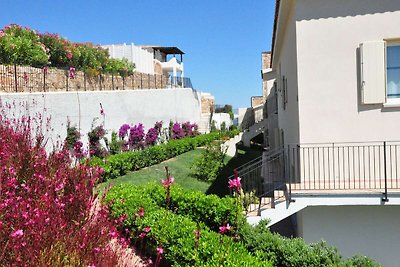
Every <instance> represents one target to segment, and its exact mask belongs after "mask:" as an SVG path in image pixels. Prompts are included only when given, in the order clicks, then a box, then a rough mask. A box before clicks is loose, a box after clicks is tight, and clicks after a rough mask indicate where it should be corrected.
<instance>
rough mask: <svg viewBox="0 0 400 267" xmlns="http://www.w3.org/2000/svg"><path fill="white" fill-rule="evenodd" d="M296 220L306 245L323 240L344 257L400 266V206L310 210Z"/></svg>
mask: <svg viewBox="0 0 400 267" xmlns="http://www.w3.org/2000/svg"><path fill="white" fill-rule="evenodd" d="M297 218H298V230H299V235H300V236H301V237H303V238H304V240H305V241H306V242H307V243H311V242H318V241H319V240H321V239H324V240H325V241H327V243H328V244H329V245H332V246H336V247H337V248H338V249H339V251H340V253H341V254H342V255H343V256H344V257H350V256H352V255H354V254H361V255H367V256H370V257H371V258H373V259H374V260H376V261H378V262H380V263H381V264H383V266H398V265H399V255H398V253H399V252H398V251H399V247H400V231H399V229H398V225H399V221H400V206H379V207H376V206H375V207H374V206H340V207H308V208H306V209H304V210H302V211H301V212H299V213H298V216H297Z"/></svg>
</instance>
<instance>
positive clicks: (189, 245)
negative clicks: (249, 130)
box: [106, 184, 272, 266]
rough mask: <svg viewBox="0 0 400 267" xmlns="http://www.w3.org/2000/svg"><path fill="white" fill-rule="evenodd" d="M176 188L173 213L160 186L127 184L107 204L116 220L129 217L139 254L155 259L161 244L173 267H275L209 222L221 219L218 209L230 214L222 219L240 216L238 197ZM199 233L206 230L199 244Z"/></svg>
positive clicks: (110, 194) (111, 193) (126, 225)
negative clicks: (186, 191)
mask: <svg viewBox="0 0 400 267" xmlns="http://www.w3.org/2000/svg"><path fill="white" fill-rule="evenodd" d="M171 189H172V192H171V197H172V207H170V208H171V209H172V211H171V210H166V209H164V208H163V205H164V204H163V203H164V201H165V193H164V190H163V188H162V186H159V185H154V184H153V185H148V186H135V185H121V186H117V187H115V188H113V189H111V191H109V192H108V193H107V196H106V202H107V203H108V204H109V205H110V207H111V214H112V216H113V217H114V218H120V217H121V216H123V215H127V219H126V220H125V221H124V223H123V224H124V225H123V227H124V228H127V229H129V233H130V238H132V242H133V243H135V244H136V245H137V246H138V247H137V249H138V250H140V251H142V252H143V250H144V252H147V254H148V255H150V256H155V249H156V247H159V246H161V247H163V248H164V255H163V257H165V259H166V260H167V263H168V264H171V265H173V266H194V265H197V266H240V265H244V266H272V265H271V264H270V263H269V262H267V261H264V260H261V255H257V256H255V254H254V255H253V254H251V253H249V252H248V251H247V249H246V247H245V246H244V245H243V244H242V243H241V242H237V241H234V239H232V238H230V237H227V236H222V235H220V234H218V233H216V232H214V231H212V229H209V228H208V226H207V220H209V219H210V218H211V217H212V216H214V218H216V217H218V216H215V214H214V215H212V213H218V210H219V212H220V213H221V214H224V215H220V216H222V217H223V216H225V213H226V212H228V213H229V211H231V212H233V214H229V216H230V217H234V212H235V210H236V209H235V206H234V203H233V200H232V199H219V198H218V197H216V196H206V195H204V194H202V193H198V192H196V193H195V192H190V193H185V192H184V191H183V190H182V189H180V188H178V187H177V186H176V185H173V186H172V188H171ZM198 202H200V204H198ZM218 202H220V203H219V204H218ZM184 204H185V205H184ZM139 208H143V209H144V211H145V212H144V216H143V217H138V216H136V214H137V212H138V210H139ZM207 213H208V214H211V215H207ZM198 220H199V221H198ZM220 221H221V219H220ZM211 224H214V222H213V223H211ZM199 225H200V226H199ZM219 225H220V224H219ZM146 227H150V229H151V231H150V232H149V233H148V234H147V235H146V236H145V237H144V240H141V239H140V238H139V237H138V235H139V234H140V233H141V232H142V231H143V229H145V228H146ZM199 227H200V228H201V229H200V228H199ZM196 229H198V230H200V231H201V236H200V238H199V240H198V241H196V235H195V234H194V230H196ZM217 229H218V228H217ZM196 247H197V249H196Z"/></svg>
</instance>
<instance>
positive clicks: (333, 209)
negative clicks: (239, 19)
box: [242, 0, 400, 266]
mask: <svg viewBox="0 0 400 267" xmlns="http://www.w3.org/2000/svg"><path fill="white" fill-rule="evenodd" d="M398 25H400V1H394V0H379V1H376V0H329V1H326V0H325V1H323V0H284V1H282V0H281V1H279V0H277V1H276V16H275V22H274V30H273V40H272V53H271V64H270V68H266V69H264V71H263V72H262V73H263V78H264V81H265V83H266V84H265V86H266V90H264V93H265V98H266V108H265V109H264V110H266V111H267V112H266V113H267V114H266V115H265V117H267V119H266V120H267V123H266V125H267V129H266V130H265V131H264V134H265V135H266V136H267V138H266V143H267V145H268V148H269V152H267V153H266V154H265V156H264V158H263V159H262V160H263V168H260V170H259V171H260V172H261V171H262V172H263V173H262V182H263V183H259V184H257V186H253V187H252V188H251V187H250V188H247V189H248V190H249V189H256V190H257V193H258V194H259V195H260V196H262V197H264V198H261V200H262V201H263V203H261V205H260V207H261V209H260V210H258V214H253V215H258V216H250V217H249V221H251V222H254V223H255V222H257V221H258V220H259V219H261V218H269V219H271V225H274V224H276V223H278V222H280V221H282V220H284V219H285V218H288V217H289V216H291V219H292V220H291V224H292V226H293V229H294V232H295V233H296V234H297V235H298V236H300V237H303V238H304V239H305V241H307V242H314V241H318V240H320V239H321V238H322V239H325V240H326V241H327V242H328V244H331V245H334V246H337V247H338V249H339V250H340V252H341V253H342V254H343V255H344V256H346V257H347V256H351V255H354V254H364V255H368V256H371V257H372V258H374V259H376V260H377V261H379V262H381V263H382V264H384V266H398V265H399V262H400V261H399V259H400V257H399V256H398V248H399V247H400V232H399V231H398V230H397V225H398V224H399V214H400V206H399V205H400V193H399V192H400V190H399V189H400V142H399V141H400V124H399V123H398V122H399V121H400V29H399V27H398ZM260 160H261V159H260ZM245 172H246V170H245V169H243V170H242V173H245ZM244 179H248V180H251V179H258V181H260V180H259V177H256V176H253V177H244ZM247 184H250V183H249V182H247ZM266 198H268V200H269V198H271V199H272V202H271V203H267V202H270V201H267V199H266ZM293 201H295V202H293ZM263 204H269V208H267V205H266V206H264V205H263ZM274 206H275V208H271V207H274ZM255 208H257V209H258V207H255ZM289 221H290V220H289Z"/></svg>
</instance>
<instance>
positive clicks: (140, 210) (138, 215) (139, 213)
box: [135, 208, 144, 217]
mask: <svg viewBox="0 0 400 267" xmlns="http://www.w3.org/2000/svg"><path fill="white" fill-rule="evenodd" d="M135 216H136V217H143V216H144V209H143V208H139V212H138V213H135Z"/></svg>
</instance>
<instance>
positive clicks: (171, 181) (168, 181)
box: [161, 177, 175, 186]
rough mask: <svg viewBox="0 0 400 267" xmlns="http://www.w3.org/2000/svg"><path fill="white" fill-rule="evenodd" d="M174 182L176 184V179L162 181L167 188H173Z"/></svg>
mask: <svg viewBox="0 0 400 267" xmlns="http://www.w3.org/2000/svg"><path fill="white" fill-rule="evenodd" d="M174 182H175V178H174V177H171V178H169V179H167V180H164V179H162V180H161V183H162V184H163V185H165V186H171V184H173V183H174Z"/></svg>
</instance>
